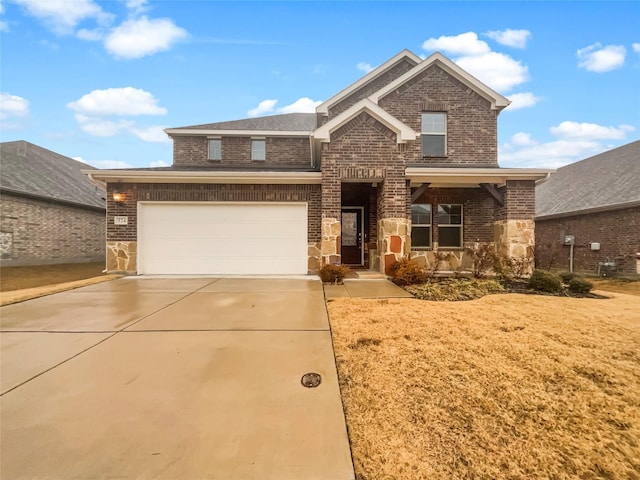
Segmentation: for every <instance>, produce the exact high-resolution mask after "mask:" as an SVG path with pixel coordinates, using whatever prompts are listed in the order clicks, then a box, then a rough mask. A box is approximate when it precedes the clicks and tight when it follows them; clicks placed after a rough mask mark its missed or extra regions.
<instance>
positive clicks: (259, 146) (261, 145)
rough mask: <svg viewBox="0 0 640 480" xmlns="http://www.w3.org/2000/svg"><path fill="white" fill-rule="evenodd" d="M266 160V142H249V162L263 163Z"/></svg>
mask: <svg viewBox="0 0 640 480" xmlns="http://www.w3.org/2000/svg"><path fill="white" fill-rule="evenodd" d="M266 158H267V147H266V142H265V141H264V140H251V160H254V161H255V160H258V161H263V160H265V159H266Z"/></svg>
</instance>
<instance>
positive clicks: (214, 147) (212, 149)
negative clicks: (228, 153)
mask: <svg viewBox="0 0 640 480" xmlns="http://www.w3.org/2000/svg"><path fill="white" fill-rule="evenodd" d="M221 159H222V140H209V160H221Z"/></svg>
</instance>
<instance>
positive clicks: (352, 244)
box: [341, 207, 363, 265]
mask: <svg viewBox="0 0 640 480" xmlns="http://www.w3.org/2000/svg"><path fill="white" fill-rule="evenodd" d="M362 241H363V232H362V208H355V207H352V208H349V207H345V208H343V209H342V243H341V246H342V263H343V264H344V265H363V262H362Z"/></svg>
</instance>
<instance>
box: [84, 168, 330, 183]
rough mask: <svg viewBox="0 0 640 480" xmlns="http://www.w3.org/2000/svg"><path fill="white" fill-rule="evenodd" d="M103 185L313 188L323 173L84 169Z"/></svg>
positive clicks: (320, 181)
mask: <svg viewBox="0 0 640 480" xmlns="http://www.w3.org/2000/svg"><path fill="white" fill-rule="evenodd" d="M82 173H84V174H85V175H89V177H90V178H91V179H92V181H96V182H101V183H104V184H106V183H226V184H229V183H239V184H263V185H264V184H291V185H312V184H320V183H322V173H320V172H238V171H236V172H219V171H211V170H208V171H205V172H198V171H171V170H164V171H162V170H160V171H158V170H156V171H140V170H82Z"/></svg>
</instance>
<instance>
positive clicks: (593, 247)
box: [590, 242, 600, 252]
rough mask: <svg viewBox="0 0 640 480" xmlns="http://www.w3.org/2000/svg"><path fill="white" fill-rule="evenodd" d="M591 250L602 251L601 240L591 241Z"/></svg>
mask: <svg viewBox="0 0 640 480" xmlns="http://www.w3.org/2000/svg"><path fill="white" fill-rule="evenodd" d="M590 245H591V251H592V252H598V251H600V243H599V242H591V244H590Z"/></svg>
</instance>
